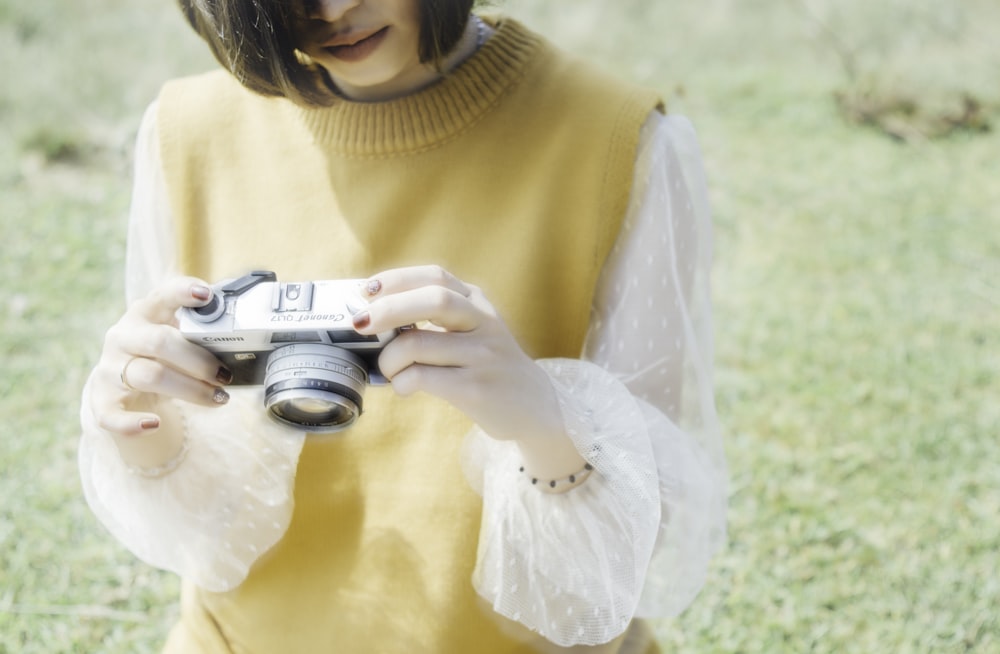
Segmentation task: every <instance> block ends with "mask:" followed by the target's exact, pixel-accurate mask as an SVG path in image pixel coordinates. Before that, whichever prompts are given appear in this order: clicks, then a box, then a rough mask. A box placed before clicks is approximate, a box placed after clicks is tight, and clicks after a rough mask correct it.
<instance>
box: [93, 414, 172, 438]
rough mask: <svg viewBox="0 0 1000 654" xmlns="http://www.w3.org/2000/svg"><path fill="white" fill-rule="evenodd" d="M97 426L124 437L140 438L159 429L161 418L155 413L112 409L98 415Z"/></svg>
mask: <svg viewBox="0 0 1000 654" xmlns="http://www.w3.org/2000/svg"><path fill="white" fill-rule="evenodd" d="M97 426H98V427H100V428H101V429H103V430H104V431H107V432H111V433H114V434H120V435H122V436H138V435H139V434H148V433H151V432H154V431H156V430H157V429H159V428H160V417H159V416H158V415H156V414H155V413H146V412H140V411H125V410H124V409H121V408H112V409H106V410H103V411H101V412H100V413H98V414H97Z"/></svg>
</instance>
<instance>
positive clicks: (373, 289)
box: [365, 279, 382, 297]
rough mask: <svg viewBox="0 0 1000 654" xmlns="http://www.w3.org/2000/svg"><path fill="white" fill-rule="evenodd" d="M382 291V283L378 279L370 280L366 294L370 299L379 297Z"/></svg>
mask: <svg viewBox="0 0 1000 654" xmlns="http://www.w3.org/2000/svg"><path fill="white" fill-rule="evenodd" d="M381 290H382V282H380V281H379V280H377V279H370V280H368V283H367V284H365V293H367V294H368V297H372V296H375V295H378V294H379V291H381Z"/></svg>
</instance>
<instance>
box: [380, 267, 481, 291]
mask: <svg viewBox="0 0 1000 654" xmlns="http://www.w3.org/2000/svg"><path fill="white" fill-rule="evenodd" d="M423 286H440V287H441V288H446V289H449V290H451V291H454V292H456V293H458V294H459V295H463V296H465V297H469V295H470V294H471V293H472V287H471V286H470V285H468V284H466V283H464V282H463V281H462V280H460V279H458V278H457V277H455V276H454V275H452V274H451V273H450V272H448V271H447V270H445V269H444V268H442V267H441V266H412V267H409V268H395V269H393V270H386V271H383V272H380V273H379V274H377V275H375V276H374V277H370V278H369V279H368V280H367V281H366V282H365V283H364V284H362V291H361V294H362V295H363V296H366V297H368V298H369V299H373V298H375V297H384V296H386V295H393V294H395V293H402V292H404V291H412V290H414V289H417V288H421V287H423Z"/></svg>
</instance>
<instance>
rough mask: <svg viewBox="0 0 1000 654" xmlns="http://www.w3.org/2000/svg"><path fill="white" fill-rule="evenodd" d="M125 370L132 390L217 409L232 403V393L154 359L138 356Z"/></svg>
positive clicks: (123, 380) (122, 377) (126, 378)
mask: <svg viewBox="0 0 1000 654" xmlns="http://www.w3.org/2000/svg"><path fill="white" fill-rule="evenodd" d="M122 370H123V374H122V376H121V381H122V382H123V383H124V384H126V385H127V387H128V388H129V390H132V391H136V392H139V393H153V394H156V395H163V396H166V397H172V398H177V399H179V400H184V401H186V402H191V403H192V404H200V405H203V406H216V405H220V404H225V403H226V402H228V401H229V394H228V393H226V391H224V390H223V389H221V388H219V387H217V386H214V385H212V384H207V383H205V382H203V381H201V380H199V379H195V378H193V377H189V376H188V375H185V374H183V373H181V372H178V371H177V370H174V369H173V368H170V367H168V366H165V365H163V364H162V363H161V362H159V361H154V360H153V359H146V358H143V357H136V358H134V359H131V360H130V361H129V362H128V363H127V364H126V367H125V368H123V369H122Z"/></svg>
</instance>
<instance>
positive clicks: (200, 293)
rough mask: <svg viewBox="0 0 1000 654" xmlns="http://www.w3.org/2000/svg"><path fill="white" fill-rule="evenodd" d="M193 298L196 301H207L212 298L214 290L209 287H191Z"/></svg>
mask: <svg viewBox="0 0 1000 654" xmlns="http://www.w3.org/2000/svg"><path fill="white" fill-rule="evenodd" d="M191 297H193V298H195V299H196V300H207V299H208V298H210V297H212V289H210V288H209V287H207V286H202V285H200V284H197V285H195V286H192V287H191Z"/></svg>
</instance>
